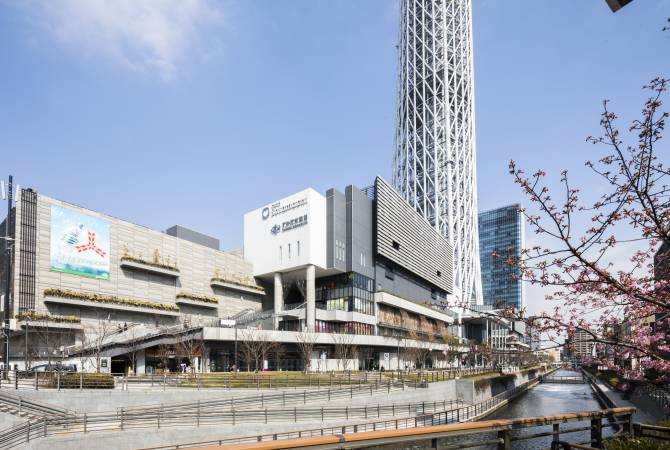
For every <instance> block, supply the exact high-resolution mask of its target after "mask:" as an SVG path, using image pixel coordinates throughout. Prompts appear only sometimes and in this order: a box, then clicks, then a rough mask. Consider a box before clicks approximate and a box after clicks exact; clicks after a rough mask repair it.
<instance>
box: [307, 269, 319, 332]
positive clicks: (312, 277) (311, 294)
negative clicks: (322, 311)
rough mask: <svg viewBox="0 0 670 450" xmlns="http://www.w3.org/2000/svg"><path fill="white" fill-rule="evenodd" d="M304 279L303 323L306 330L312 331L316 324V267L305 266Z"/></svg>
mask: <svg viewBox="0 0 670 450" xmlns="http://www.w3.org/2000/svg"><path fill="white" fill-rule="evenodd" d="M305 276H306V279H305V325H307V331H314V325H315V324H316V267H314V265H312V264H310V265H309V266H307V270H306V274H305Z"/></svg>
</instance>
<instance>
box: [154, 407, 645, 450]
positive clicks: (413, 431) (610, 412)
mask: <svg viewBox="0 0 670 450" xmlns="http://www.w3.org/2000/svg"><path fill="white" fill-rule="evenodd" d="M634 411H635V408H614V409H607V410H601V411H588V412H580V413H568V414H561V415H552V416H544V417H530V418H521V419H511V420H490V421H483V422H476V423H459V424H439V425H437V424H434V423H431V422H423V423H420V422H416V423H415V425H414V426H404V425H406V424H404V423H401V422H400V421H398V423H396V421H386V422H383V423H384V424H389V423H390V424H391V426H390V427H387V428H380V426H381V425H377V428H376V429H373V430H368V429H361V427H360V426H359V427H358V430H357V431H353V432H350V431H349V429H348V427H333V428H331V429H320V430H317V431H318V432H319V433H317V434H306V433H307V432H293V433H284V434H282V435H281V436H283V435H291V437H289V438H284V439H281V438H279V436H280V435H268V436H270V437H271V439H267V440H269V441H275V442H266V443H264V444H263V447H262V448H263V449H265V450H284V449H300V448H309V449H357V448H378V446H381V445H395V446H398V445H400V446H402V447H405V446H407V445H408V444H410V443H411V444H412V445H413V446H419V445H421V444H423V443H424V442H426V441H428V442H429V443H430V444H431V448H438V447H437V442H438V439H439V440H440V441H442V443H444V440H445V439H446V440H451V439H453V441H448V442H449V443H453V444H455V445H454V446H451V447H448V448H473V447H480V446H490V445H495V446H496V447H497V448H498V449H500V450H511V449H512V448H515V447H516V446H517V444H515V443H517V442H519V441H528V440H537V439H545V440H546V439H549V440H550V442H551V447H552V448H562V447H561V446H560V444H561V438H562V437H563V438H565V436H566V435H572V434H573V433H584V432H589V434H590V439H589V442H587V443H588V444H589V445H593V446H595V447H602V442H603V430H604V429H606V428H613V427H624V429H625V430H626V432H628V433H630V431H631V417H632V414H633V412H634ZM603 419H606V421H603ZM415 421H416V419H415ZM433 422H435V421H433ZM579 422H587V423H588V425H586V426H581V427H580V426H577V427H575V426H571V427H566V424H569V423H579ZM410 425H411V424H410ZM547 425H550V426H551V430H550V431H544V430H542V428H540V427H545V426H547ZM327 430H332V432H330V433H329V432H327ZM521 430H528V431H531V432H530V433H527V432H519V431H521ZM321 431H323V433H321ZM298 435H299V436H298ZM257 438H259V439H256V440H251V439H249V440H246V441H244V442H242V441H239V440H238V441H237V442H236V443H237V445H235V449H237V450H241V449H245V448H249V449H251V448H256V446H257V445H258V444H257V443H258V442H262V441H265V440H266V439H260V438H261V436H258V437H257ZM244 443H249V444H250V445H249V446H245V445H244ZM227 444H232V442H229V441H228V440H221V441H210V442H208V443H195V444H182V445H181V446H171V447H154V448H152V449H144V450H158V449H161V450H167V449H176V448H186V447H187V446H189V447H199V446H211V445H220V446H223V447H222V448H226V447H225V445H227ZM402 444H405V445H402ZM563 445H565V444H563ZM572 447H573V448H589V447H587V446H584V445H581V444H572ZM445 448H446V447H445Z"/></svg>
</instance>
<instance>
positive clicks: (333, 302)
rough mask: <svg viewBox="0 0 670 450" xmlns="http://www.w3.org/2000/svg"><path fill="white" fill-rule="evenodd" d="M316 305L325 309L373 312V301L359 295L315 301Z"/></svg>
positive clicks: (372, 313) (370, 313)
mask: <svg viewBox="0 0 670 450" xmlns="http://www.w3.org/2000/svg"><path fill="white" fill-rule="evenodd" d="M316 307H317V308H319V309H325V310H326V311H353V312H357V313H361V314H368V315H371V316H374V314H375V302H374V301H373V300H367V299H362V298H360V297H340V298H334V299H329V300H325V301H317V302H316Z"/></svg>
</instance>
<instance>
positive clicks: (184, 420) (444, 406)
mask: <svg viewBox="0 0 670 450" xmlns="http://www.w3.org/2000/svg"><path fill="white" fill-rule="evenodd" d="M537 383H539V379H534V380H531V381H528V382H526V383H523V384H521V385H519V386H517V387H515V388H513V389H511V390H508V391H505V392H502V393H500V394H498V395H496V396H495V397H492V398H490V399H488V400H486V401H483V402H480V403H477V404H474V405H467V406H461V405H462V402H458V401H446V400H445V401H443V402H437V401H436V402H414V403H411V402H410V403H405V404H395V403H393V404H390V405H389V404H386V405H382V404H376V405H375V404H368V405H364V406H359V407H350V406H344V407H330V408H325V407H319V408H307V407H305V406H304V405H306V404H307V401H308V398H309V401H310V402H311V401H326V400H332V399H335V398H338V397H339V398H346V397H347V396H348V397H349V398H352V397H353V396H354V393H356V394H357V395H368V394H369V395H373V394H374V392H375V390H377V391H378V392H379V391H384V390H385V391H386V392H387V393H389V392H390V391H391V389H392V388H395V389H405V387H406V385H405V383H397V382H396V383H394V382H391V381H390V380H387V382H386V383H374V384H372V383H368V384H362V383H361V384H359V385H355V384H351V385H349V386H348V387H347V388H343V389H335V390H333V389H321V390H316V391H314V390H312V391H307V390H303V391H302V392H286V391H284V392H282V393H281V394H279V393H278V394H271V395H265V394H261V395H256V396H253V397H242V398H238V399H234V398H230V399H223V400H214V401H211V402H210V401H196V402H185V403H180V404H168V405H164V404H161V405H151V406H144V407H131V408H119V409H117V410H116V411H102V412H92V413H76V414H75V415H68V416H66V417H48V416H45V417H43V418H41V419H39V420H34V421H30V422H29V423H28V424H21V425H19V426H16V427H13V428H10V429H7V430H4V431H2V432H0V449H9V448H13V447H15V446H17V445H20V444H22V443H25V442H29V441H30V440H31V439H35V438H37V437H47V436H53V435H60V434H66V433H89V432H98V431H121V430H127V429H140V428H153V429H160V428H166V427H170V428H174V427H193V426H195V427H199V426H201V425H213V424H230V425H237V424H240V423H270V422H289V423H290V422H293V423H298V422H300V421H313V420H315V418H316V419H318V418H320V419H321V421H328V420H340V421H349V420H353V419H369V418H381V417H384V416H391V417H397V416H400V415H405V414H407V415H409V416H411V417H404V418H398V419H393V420H390V421H389V420H386V421H383V422H381V423H377V425H376V424H375V423H373V424H372V425H371V426H372V429H373V430H374V429H378V428H377V427H378V426H384V427H385V428H389V427H395V428H398V427H405V428H411V427H419V426H427V425H429V424H430V425H435V424H444V423H453V422H462V421H468V420H473V419H475V418H477V417H480V416H481V415H483V414H486V413H488V412H490V411H491V410H493V409H495V408H497V407H498V406H500V405H501V404H503V403H504V402H507V401H508V400H509V399H511V398H513V397H515V396H517V395H519V394H520V393H522V392H524V391H526V390H527V389H528V388H529V387H532V386H534V385H535V384H537ZM414 387H415V388H417V387H419V384H416V383H415V385H414ZM308 394H309V395H308ZM301 400H302V405H303V406H301V407H300V408H298V407H297V405H296V404H297V403H300V401H301ZM259 402H260V408H258V406H259ZM287 403H288V404H290V403H293V404H294V406H293V408H290V407H288V408H287V407H286V406H288V404H287ZM279 405H281V407H279ZM384 423H385V424H386V425H382V424H384ZM359 426H363V430H367V429H368V428H367V427H368V426H369V424H364V425H359ZM342 429H343V428H342V427H332V428H331V429H330V430H331V432H333V433H335V432H336V431H335V430H342ZM324 430H326V429H320V430H319V431H320V432H321V433H323V432H324ZM358 431H362V430H361V429H358V428H353V431H352V432H358ZM337 432H339V431H337ZM272 436H273V438H272V439H277V436H278V435H276V434H275V435H272ZM287 436H290V435H287ZM256 438H257V439H258V437H256Z"/></svg>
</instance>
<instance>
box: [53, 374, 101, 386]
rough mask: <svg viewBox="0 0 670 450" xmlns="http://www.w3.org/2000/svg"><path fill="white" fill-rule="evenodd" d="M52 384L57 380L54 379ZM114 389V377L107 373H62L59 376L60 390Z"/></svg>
mask: <svg viewBox="0 0 670 450" xmlns="http://www.w3.org/2000/svg"><path fill="white" fill-rule="evenodd" d="M54 384H57V380H56V378H55V377H54ZM80 384H81V387H82V388H84V389H114V377H112V375H111V374H108V373H85V374H83V378H82V374H81V373H63V374H61V376H60V387H61V389H79V385H80Z"/></svg>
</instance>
